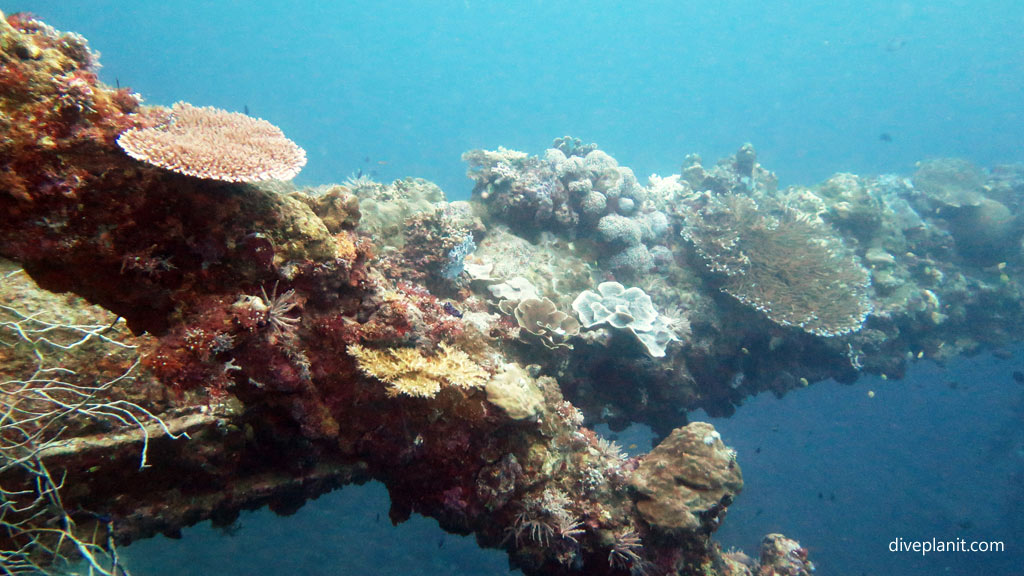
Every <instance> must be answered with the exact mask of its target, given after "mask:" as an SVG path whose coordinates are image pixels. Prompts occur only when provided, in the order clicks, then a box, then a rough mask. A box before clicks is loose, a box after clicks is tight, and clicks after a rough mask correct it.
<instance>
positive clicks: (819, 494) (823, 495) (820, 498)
mask: <svg viewBox="0 0 1024 576" xmlns="http://www.w3.org/2000/svg"><path fill="white" fill-rule="evenodd" d="M824 499H825V494H823V493H821V492H818V500H824Z"/></svg>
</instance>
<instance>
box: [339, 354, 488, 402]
mask: <svg viewBox="0 0 1024 576" xmlns="http://www.w3.org/2000/svg"><path fill="white" fill-rule="evenodd" d="M440 349H441V351H440V352H439V353H438V354H437V355H436V356H431V357H426V356H423V355H422V354H420V352H419V350H417V349H416V348H386V349H380V350H378V349H374V348H365V347H363V346H360V345H358V344H352V345H350V346H349V347H348V352H349V354H351V355H352V357H353V358H355V359H356V362H357V363H358V364H359V369H360V370H361V371H362V372H363V373H364V374H366V375H367V376H372V377H373V378H376V379H377V380H380V381H381V382H385V383H387V384H388V385H389V386H388V395H389V396H391V397H395V396H398V395H402V394H404V395H406V396H413V397H417V398H432V397H434V396H435V395H436V394H437V393H438V392H439V391H440V390H441V386H442V385H448V386H455V387H458V388H462V389H464V390H470V389H473V388H482V387H483V386H484V385H485V384H486V383H487V378H488V374H487V371H486V370H484V369H483V368H481V367H480V366H479V365H478V364H476V363H475V362H473V359H472V358H470V357H469V355H468V354H466V353H465V352H463V351H462V350H459V349H457V348H452V347H451V346H448V345H447V344H445V343H444V342H442V343H441V345H440Z"/></svg>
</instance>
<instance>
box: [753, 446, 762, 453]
mask: <svg viewBox="0 0 1024 576" xmlns="http://www.w3.org/2000/svg"><path fill="white" fill-rule="evenodd" d="M760 453H761V447H760V446H758V447H757V448H754V454H760Z"/></svg>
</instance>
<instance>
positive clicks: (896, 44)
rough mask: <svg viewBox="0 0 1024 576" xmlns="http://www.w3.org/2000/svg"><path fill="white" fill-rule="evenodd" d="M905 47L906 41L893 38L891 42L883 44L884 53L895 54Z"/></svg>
mask: <svg viewBox="0 0 1024 576" xmlns="http://www.w3.org/2000/svg"><path fill="white" fill-rule="evenodd" d="M906 45H907V39H906V38H893V39H892V40H889V41H888V42H886V43H885V51H886V52H895V51H897V50H900V49H902V48H903V47H904V46H906Z"/></svg>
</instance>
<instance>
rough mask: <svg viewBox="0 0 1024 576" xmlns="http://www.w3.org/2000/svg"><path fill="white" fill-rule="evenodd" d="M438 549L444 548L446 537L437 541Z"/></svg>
mask: <svg viewBox="0 0 1024 576" xmlns="http://www.w3.org/2000/svg"><path fill="white" fill-rule="evenodd" d="M437 547H438V548H444V536H441V538H440V539H439V540H438V541H437Z"/></svg>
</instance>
